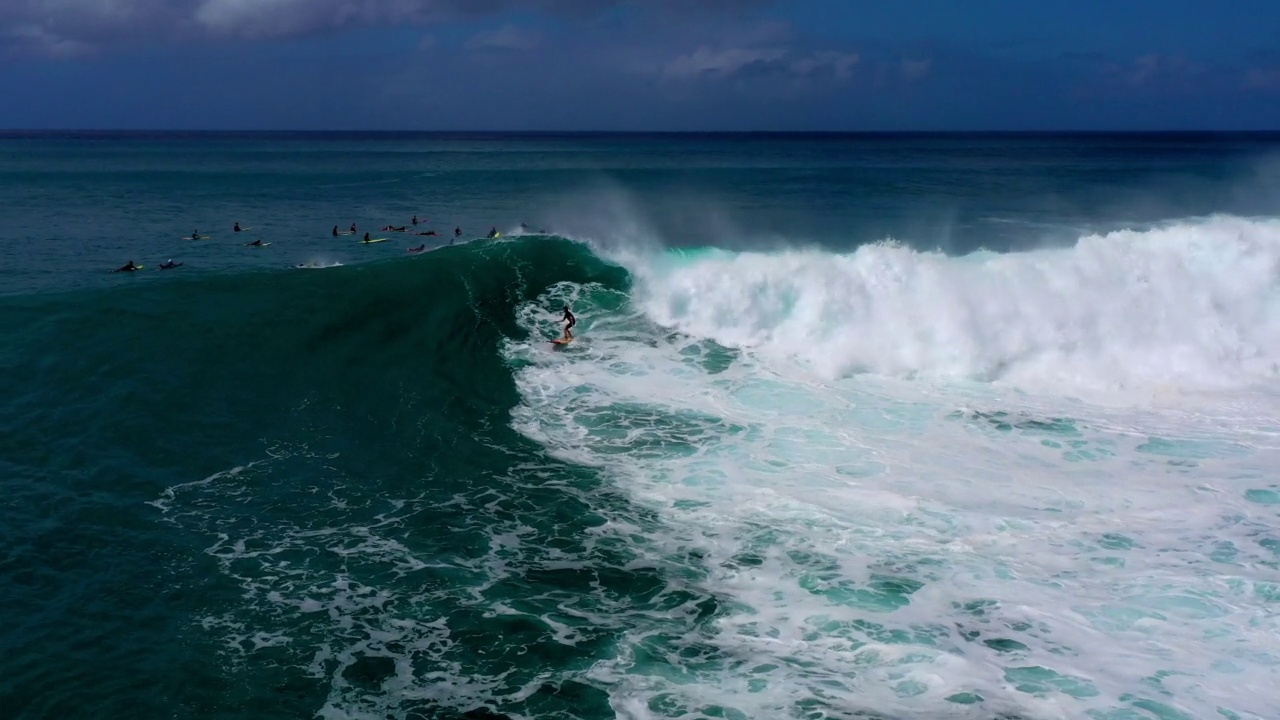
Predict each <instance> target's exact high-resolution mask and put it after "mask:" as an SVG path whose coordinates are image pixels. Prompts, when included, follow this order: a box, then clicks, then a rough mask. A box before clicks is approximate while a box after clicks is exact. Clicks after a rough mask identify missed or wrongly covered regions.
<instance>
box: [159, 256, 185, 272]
mask: <svg viewBox="0 0 1280 720" xmlns="http://www.w3.org/2000/svg"><path fill="white" fill-rule="evenodd" d="M181 264H182V263H176V262H174V261H173V259H172V258H170V259H169V262H162V263H160V265H159V266H158V267H159V268H160V269H161V270H172V269H174V268H176V267H178V266H179V265H181Z"/></svg>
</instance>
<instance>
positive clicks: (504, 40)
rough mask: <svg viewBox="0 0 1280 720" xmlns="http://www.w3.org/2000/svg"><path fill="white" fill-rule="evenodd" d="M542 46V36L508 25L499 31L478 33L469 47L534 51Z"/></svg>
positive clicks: (469, 43)
mask: <svg viewBox="0 0 1280 720" xmlns="http://www.w3.org/2000/svg"><path fill="white" fill-rule="evenodd" d="M541 44H542V36H541V35H539V34H538V33H536V32H534V31H532V30H527V29H525V28H521V27H518V26H516V25H512V24H510V23H508V24H506V25H503V26H502V27H500V28H498V29H497V30H490V31H488V32H482V33H478V34H477V35H475V37H472V38H471V40H470V41H469V42H468V43H467V47H469V48H472V49H473V50H532V49H534V48H536V47H538V46H539V45H541Z"/></svg>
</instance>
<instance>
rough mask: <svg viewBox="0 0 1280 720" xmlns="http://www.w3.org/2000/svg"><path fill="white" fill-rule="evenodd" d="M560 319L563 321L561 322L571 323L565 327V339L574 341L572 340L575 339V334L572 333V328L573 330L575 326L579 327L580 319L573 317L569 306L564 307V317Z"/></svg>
mask: <svg viewBox="0 0 1280 720" xmlns="http://www.w3.org/2000/svg"><path fill="white" fill-rule="evenodd" d="M560 319H561V320H567V321H569V324H568V325H565V326H564V339H565V340H572V339H573V332H572V328H573V326H574V325H577V324H578V319H577V318H575V317H574V316H573V313H572V312H570V311H569V306H568V305H565V306H564V317H562V318H560Z"/></svg>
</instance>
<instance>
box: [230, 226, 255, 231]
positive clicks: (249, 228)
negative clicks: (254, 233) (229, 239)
mask: <svg viewBox="0 0 1280 720" xmlns="http://www.w3.org/2000/svg"><path fill="white" fill-rule="evenodd" d="M252 229H253V228H251V227H247V228H240V230H239V231H236V230H232V231H231V232H249V231H250V230H252Z"/></svg>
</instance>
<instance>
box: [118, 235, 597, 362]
mask: <svg viewBox="0 0 1280 720" xmlns="http://www.w3.org/2000/svg"><path fill="white" fill-rule="evenodd" d="M412 223H413V224H414V225H417V224H418V216H417V215H414V216H413V220H412ZM528 229H529V226H528V225H525V224H524V223H520V231H521V232H526V231H527V230H528ZM231 231H232V232H244V229H243V228H241V227H240V223H236V224H235V227H233V228H232V229H231ZM382 231H383V232H407V228H406V227H405V226H403V225H402V226H400V227H392V226H390V225H388V226H387V227H384V228H382ZM357 232H358V230H357V229H356V224H355V223H351V230H349V231H348V232H345V233H342V232H338V226H337V225H334V226H333V236H334V237H338V236H339V235H355V234H356V233H357ZM538 232H539V233H541V234H544V235H545V234H546V232H547V231H546V230H539V231H538ZM415 234H416V235H427V236H433V235H436V234H437V233H436V231H435V230H427V231H426V232H420V233H415ZM500 234H501V233H499V232H498V228H497V227H492V228H490V229H489V235H488V236H487V237H488V238H489V239H493V238H496V237H498V236H499V235H500ZM461 236H462V228H461V227H455V228H454V229H453V238H450V240H449V244H450V245H452V244H453V241H454V240H456V239H457V238H459V237H461ZM201 237H202V236H201V235H200V231H199V230H198V229H197V230H196V231H194V232H192V233H191V239H192V240H199V239H201ZM204 237H208V236H204ZM361 242H366V243H367V242H372V241H371V240H370V238H369V233H365V234H364V239H363V240H362V241H361ZM269 244H270V243H264V242H262V240H261V239H258V240H254V241H253V242H247V243H245V245H248V246H257V247H262V246H264V245H269ZM426 248H427V244H426V243H422V244H421V245H419V246H418V247H416V248H408V252H411V253H420V252H422V251H424V250H426ZM181 266H182V263H180V262H174V261H173V260H172V259H170V260H168V261H167V262H162V263H160V265H159V268H160V269H161V270H172V269H173V268H176V267H181ZM141 269H142V266H141V265H135V264H134V262H133V261H132V260H130V261H129V262H127V263H125V264H124V265H122V266H121V267H118V268H116V269H115V270H112V271H111V272H132V271H134V270H141ZM560 320H561V321H562V322H564V324H565V325H564V334H563V335H562V336H561V338H560V342H569V341H570V340H573V326H574V325H577V324H578V319H577V318H575V317H574V316H573V312H572V311H571V310H569V306H568V305H565V306H564V315H562V316H561V318H560Z"/></svg>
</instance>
